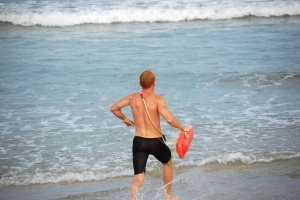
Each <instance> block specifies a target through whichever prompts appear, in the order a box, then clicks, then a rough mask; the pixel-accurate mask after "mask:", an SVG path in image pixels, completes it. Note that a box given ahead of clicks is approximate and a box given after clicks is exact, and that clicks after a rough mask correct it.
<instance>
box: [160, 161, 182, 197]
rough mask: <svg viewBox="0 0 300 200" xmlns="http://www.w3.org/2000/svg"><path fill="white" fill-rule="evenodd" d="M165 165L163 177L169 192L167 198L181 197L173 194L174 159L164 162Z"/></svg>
mask: <svg viewBox="0 0 300 200" xmlns="http://www.w3.org/2000/svg"><path fill="white" fill-rule="evenodd" d="M163 166H164V172H163V173H164V174H163V179H164V183H165V187H166V193H167V195H166V200H171V199H174V200H175V199H179V197H177V196H173V195H172V181H173V166H172V159H170V160H169V162H167V163H165V164H163Z"/></svg>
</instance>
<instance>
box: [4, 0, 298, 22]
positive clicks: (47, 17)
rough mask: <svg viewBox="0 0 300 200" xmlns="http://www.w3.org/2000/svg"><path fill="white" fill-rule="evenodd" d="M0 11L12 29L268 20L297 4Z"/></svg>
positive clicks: (291, 13)
mask: <svg viewBox="0 0 300 200" xmlns="http://www.w3.org/2000/svg"><path fill="white" fill-rule="evenodd" d="M20 7H21V8H22V6H19V7H16V6H14V7H13V8H3V10H8V11H3V10H2V11H0V21H1V22H10V23H13V24H16V25H24V26H31V25H41V26H74V25H80V24H87V23H94V24H110V23H130V22H179V21H190V20H227V19H234V18H242V17H246V16H258V17H272V16H286V15H288V16H296V15H300V3H299V2H297V3H296V2H295V3H291V2H287V3H276V2H274V3H270V2H268V3H260V4H248V5H233V4H231V5H228V6H224V5H209V4H208V5H204V6H203V5H201V6H195V5H191V6H185V7H170V6H169V7H166V6H160V5H155V6H153V5H152V6H151V5H149V6H147V7H145V8H138V7H128V6H127V7H121V8H119V7H118V8H108V9H102V8H97V7H96V8H88V7H87V8H83V9H79V8H77V9H72V10H70V9H66V8H63V9H62V8H61V7H59V6H58V7H53V8H52V9H51V8H49V6H48V7H47V6H44V7H42V8H39V9H37V10H33V9H31V8H30V7H28V6H23V9H20Z"/></svg>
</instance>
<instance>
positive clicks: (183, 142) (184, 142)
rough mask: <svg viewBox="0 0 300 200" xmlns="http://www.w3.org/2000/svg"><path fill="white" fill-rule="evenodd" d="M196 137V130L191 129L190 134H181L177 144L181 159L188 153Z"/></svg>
mask: <svg viewBox="0 0 300 200" xmlns="http://www.w3.org/2000/svg"><path fill="white" fill-rule="evenodd" d="M193 137H194V130H193V128H192V127H191V128H190V129H189V131H188V132H181V133H180V135H179V137H178V139H177V142H176V151H177V154H178V156H179V158H183V157H184V156H185V154H186V153H187V152H188V150H189V147H190V145H191V143H192V140H193Z"/></svg>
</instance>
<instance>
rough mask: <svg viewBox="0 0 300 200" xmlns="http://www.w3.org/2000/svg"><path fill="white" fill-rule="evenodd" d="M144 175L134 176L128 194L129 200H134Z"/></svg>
mask: <svg viewBox="0 0 300 200" xmlns="http://www.w3.org/2000/svg"><path fill="white" fill-rule="evenodd" d="M144 177H145V174H137V175H134V178H133V181H132V183H131V187H130V192H131V200H136V196H137V193H138V191H139V189H140V187H141V186H142V184H143V182H144Z"/></svg>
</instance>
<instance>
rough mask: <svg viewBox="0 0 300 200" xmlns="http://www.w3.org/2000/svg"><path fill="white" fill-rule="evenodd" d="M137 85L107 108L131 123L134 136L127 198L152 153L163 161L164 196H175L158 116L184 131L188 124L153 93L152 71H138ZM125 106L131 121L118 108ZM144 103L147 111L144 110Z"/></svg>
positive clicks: (133, 194)
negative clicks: (176, 116) (130, 178)
mask: <svg viewBox="0 0 300 200" xmlns="http://www.w3.org/2000/svg"><path fill="white" fill-rule="evenodd" d="M140 86H141V87H142V91H141V93H139V92H136V93H133V94H130V95H128V96H127V97H125V98H123V99H121V100H119V101H118V102H116V103H115V104H113V105H112V106H111V112H112V113H113V114H114V115H115V116H116V117H118V118H119V119H121V120H122V121H123V122H124V123H125V124H126V125H127V126H135V137H134V139H133V145H132V154H133V167H134V179H133V182H132V184H131V187H130V191H131V199H132V200H135V199H136V196H137V192H138V190H139V188H140V187H141V185H142V184H143V182H144V175H145V171H146V163H147V159H148V156H149V154H151V155H153V156H155V158H156V159H157V160H159V161H160V162H161V163H162V164H163V180H164V184H165V187H166V199H167V200H173V199H179V197H177V196H173V195H172V180H173V167H172V159H171V151H170V149H169V147H168V146H167V145H166V144H165V142H164V140H163V137H162V132H161V131H160V130H161V128H160V116H162V117H163V118H164V119H165V120H166V121H167V122H168V123H169V124H170V125H171V126H172V127H174V128H178V129H180V130H181V131H188V129H189V128H188V126H183V125H181V124H180V122H179V121H178V120H177V119H176V118H175V117H174V116H173V115H172V114H171V112H170V111H169V109H168V108H167V105H166V101H165V99H164V97H162V96H160V95H157V94H155V93H154V87H155V75H154V73H152V72H151V71H149V70H146V71H144V72H143V73H142V74H141V75H140ZM143 99H144V101H145V104H144V102H143ZM126 106H130V107H131V111H132V114H133V119H134V120H133V121H131V120H129V119H128V118H127V117H126V116H125V115H124V114H123V112H122V108H124V107H126ZM146 106H147V109H148V111H147V110H146ZM147 112H148V114H149V115H148V114H147ZM149 116H150V117H151V119H150V118H149ZM151 121H152V122H151Z"/></svg>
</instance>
